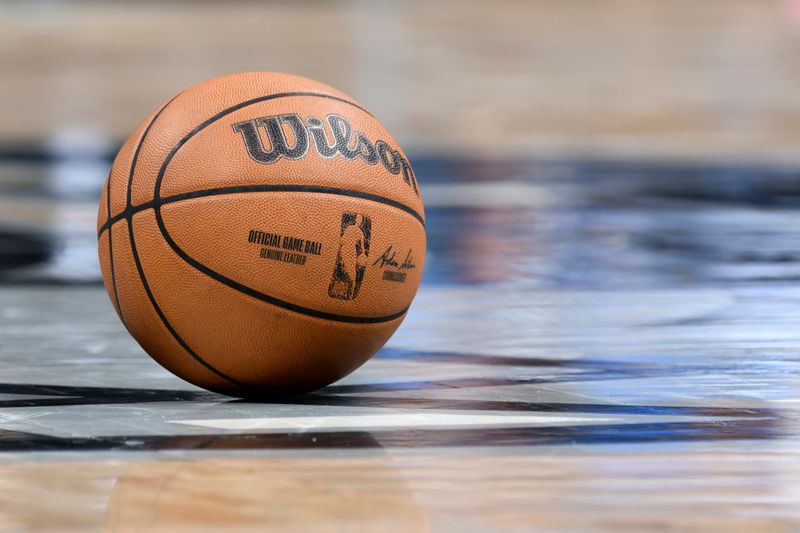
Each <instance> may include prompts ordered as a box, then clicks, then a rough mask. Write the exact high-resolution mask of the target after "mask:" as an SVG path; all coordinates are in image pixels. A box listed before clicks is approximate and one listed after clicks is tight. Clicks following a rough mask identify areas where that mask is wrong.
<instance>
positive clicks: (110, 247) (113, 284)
mask: <svg viewBox="0 0 800 533" xmlns="http://www.w3.org/2000/svg"><path fill="white" fill-rule="evenodd" d="M106 202H107V203H106V209H107V210H108V211H107V213H108V216H109V220H110V217H111V171H109V172H108V176H107V177H106ZM111 236H112V232H111V231H109V232H108V263H109V265H110V267H111V287H112V289H113V290H114V302H115V303H116V304H117V313H119V318H120V320H122V324H123V325H124V326H125V327H126V328H127V327H128V326H127V324H126V323H125V316H124V315H123V314H122V307H120V305H119V293H118V292H117V276H116V273H115V272H114V246H113V244H112V242H111ZM98 239H99V237H98Z"/></svg>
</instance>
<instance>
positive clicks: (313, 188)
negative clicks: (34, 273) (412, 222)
mask: <svg viewBox="0 0 800 533" xmlns="http://www.w3.org/2000/svg"><path fill="white" fill-rule="evenodd" d="M254 192H309V193H318V194H337V195H340V196H351V197H354V198H361V199H364V200H370V201H373V202H378V203H381V204H385V205H388V206H391V207H396V208H397V209H400V210H402V211H405V212H406V213H408V214H409V215H411V216H413V217H414V218H416V219H417V220H418V221H419V223H420V224H422V227H423V228H424V227H425V221H424V220H423V218H422V215H420V214H419V213H417V212H416V211H414V210H413V209H411V208H410V207H408V206H407V205H405V204H403V203H401V202H398V201H395V200H392V199H391V198H386V197H384V196H378V195H377V194H371V193H367V192H362V191H356V190H353V189H342V188H340V187H325V186H321V185H236V186H231V187H219V188H214V189H202V190H199V191H189V192H185V193H180V194H175V195H173V196H167V197H164V198H160V199H159V200H158V202H156V201H155V200H152V201H150V202H145V203H143V204H139V205H135V206H131V207H128V208H127V209H125V210H124V211H122V212H121V213H117V214H116V215H114V216H113V217H111V218H110V219H109V220H108V221H107V222H106V223H105V224H103V225H102V226H101V227H100V231H98V232H97V238H98V239H100V237H101V236H102V235H103V232H104V231H106V230H107V229H108V228H110V227H111V226H113V225H114V224H116V223H117V222H119V221H120V220H122V219H129V218H131V217H132V216H133V215H135V214H136V213H138V212H140V211H144V210H145V209H152V208H153V207H155V206H156V205H158V206H161V205H164V204H171V203H173V202H180V201H182V200H191V199H193V198H203V197H206V196H220V195H225V194H236V193H254Z"/></svg>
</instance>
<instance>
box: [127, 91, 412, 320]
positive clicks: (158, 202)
mask: <svg viewBox="0 0 800 533" xmlns="http://www.w3.org/2000/svg"><path fill="white" fill-rule="evenodd" d="M294 96H310V97H318V98H328V99H331V100H336V101H338V102H342V103H345V104H347V105H350V106H353V107H356V108H358V109H360V110H362V111H364V112H366V113H367V114H370V113H369V112H368V111H366V110H365V109H364V108H363V107H361V106H359V105H358V104H355V103H353V102H350V101H349V100H345V99H344V98H339V97H337V96H331V95H329V94H322V93H314V92H289V93H276V94H270V95H266V96H260V97H258V98H253V99H252V100H247V101H245V102H240V103H238V104H236V105H235V106H232V107H229V108H228V109H225V110H223V111H220V112H219V113H217V114H216V115H214V116H213V117H211V118H209V119H207V120H205V121H204V122H202V123H201V124H199V125H198V126H197V127H195V128H194V129H193V130H192V131H190V132H189V133H187V134H186V135H185V136H184V137H183V138H182V139H181V140H180V141H178V143H177V144H176V145H175V146H174V147H173V148H172V150H170V152H169V154H167V157H166V158H164V162H163V163H162V164H161V168H160V169H159V171H158V177H157V178H156V183H155V189H154V191H153V202H154V205H153V207H154V211H155V215H156V223H157V224H158V229H159V231H161V236H162V237H164V240H165V241H166V242H167V244H169V246H170V248H172V250H173V251H174V252H175V253H176V254H178V256H179V257H180V258H181V259H183V260H184V261H185V262H186V263H187V264H189V265H191V266H192V267H194V268H195V269H197V270H199V271H200V272H202V273H204V274H205V275H207V276H208V277H210V278H211V279H214V280H216V281H218V282H220V283H222V284H224V285H227V286H228V287H231V288H232V289H234V290H237V291H239V292H242V293H244V294H247V295H248V296H251V297H253V298H256V299H258V300H261V301H263V302H266V303H269V304H272V305H275V306H277V307H281V308H283V309H287V310H289V311H293V312H295V313H299V314H303V315H307V316H312V317H316V318H321V319H325V320H331V321H335V322H348V323H356V324H375V323H380V322H389V321H391V320H396V319H397V318H400V317H401V316H403V315H404V314H405V313H406V311H408V307H406V308H404V309H402V310H401V311H398V312H396V313H392V314H390V315H385V316H379V317H362V316H349V315H339V314H334V313H327V312H324V311H319V310H317V309H311V308H308V307H303V306H301V305H296V304H293V303H290V302H286V301H284V300H280V299H278V298H275V297H274V296H269V295H267V294H264V293H262V292H259V291H256V290H254V289H252V288H250V287H247V286H245V285H242V284H241V283H239V282H236V281H234V280H232V279H230V278H228V277H226V276H223V275H222V274H220V273H218V272H215V271H213V270H211V269H210V268H208V267H207V266H205V265H204V264H202V263H200V262H199V261H197V260H196V259H194V258H193V257H191V256H190V255H189V254H187V253H186V252H185V251H184V250H183V249H182V248H181V247H180V246H178V243H176V242H175V241H174V240H173V239H172V236H171V235H170V234H169V231H167V227H166V225H165V224H164V219H163V217H162V216H161V206H162V205H163V200H162V198H161V183H162V182H163V180H164V175H165V174H166V171H167V167H168V166H169V164H170V162H171V161H172V158H173V157H175V154H176V153H178V150H180V149H181V148H182V147H183V146H184V145H185V144H186V143H187V142H188V141H189V140H190V139H191V138H192V137H194V136H195V135H197V134H198V133H200V132H201V131H203V130H204V129H205V128H207V127H208V126H209V125H211V124H213V123H214V122H216V121H218V120H219V119H221V118H223V117H225V116H227V115H229V114H231V113H233V112H234V111H237V110H239V109H242V108H243V107H247V106H250V105H253V104H256V103H259V102H264V101H266V100H277V99H279V98H287V97H294ZM131 234H132V233H131Z"/></svg>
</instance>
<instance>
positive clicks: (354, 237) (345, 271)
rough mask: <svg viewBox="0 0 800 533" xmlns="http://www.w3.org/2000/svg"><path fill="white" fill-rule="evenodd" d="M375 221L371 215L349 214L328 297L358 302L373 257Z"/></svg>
mask: <svg viewBox="0 0 800 533" xmlns="http://www.w3.org/2000/svg"><path fill="white" fill-rule="evenodd" d="M371 231H372V221H371V220H370V218H369V217H368V216H367V215H362V214H360V213H350V212H345V213H343V214H342V227H341V231H340V233H339V236H340V237H339V252H338V254H337V255H336V266H335V267H334V269H333V276H332V277H331V283H330V285H328V296H330V297H331V298H338V299H339V300H355V299H356V298H357V297H358V291H359V290H360V289H361V282H362V281H363V280H364V271H365V270H366V268H367V260H368V258H369V239H370V233H371Z"/></svg>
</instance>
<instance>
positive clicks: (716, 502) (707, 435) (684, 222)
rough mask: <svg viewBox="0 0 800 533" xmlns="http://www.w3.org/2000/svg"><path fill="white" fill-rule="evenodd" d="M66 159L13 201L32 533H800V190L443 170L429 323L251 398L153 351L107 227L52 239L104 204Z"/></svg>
mask: <svg viewBox="0 0 800 533" xmlns="http://www.w3.org/2000/svg"><path fill="white" fill-rule="evenodd" d="M95 164H97V165H102V164H104V161H97V162H96V163H95ZM51 165H52V162H49V163H47V164H46V165H45V164H42V165H38V164H32V166H33V167H34V170H35V169H36V168H38V169H39V172H38V173H37V172H34V171H33V170H32V171H31V175H32V176H38V177H32V178H30V179H29V180H28V181H25V182H24V185H23V184H22V182H21V181H19V180H14V179H11V178H10V177H9V178H7V179H6V180H5V181H4V182H3V195H4V197H5V198H6V199H9V198H10V199H14V200H16V201H15V202H12V205H15V206H20V205H24V202H25V201H27V202H29V204H28V205H29V206H31V207H30V209H31V210H30V212H31V213H35V214H37V213H38V215H37V216H30V217H28V218H27V219H26V218H25V217H24V216H19V215H20V213H17V216H16V218H14V219H13V220H11V219H10V218H7V219H5V220H4V224H3V228H4V233H3V236H4V237H3V238H4V244H3V246H2V248H1V249H0V254H1V255H2V257H3V265H4V268H3V271H2V276H3V280H4V281H5V283H4V284H3V285H2V286H0V317H2V320H0V337H2V339H3V342H2V344H1V345H0V375H2V380H1V381H2V382H0V460H1V461H2V462H0V493H2V494H3V497H2V498H0V526H2V527H3V528H5V529H7V530H9V531H16V530H41V529H44V530H75V531H87V530H89V531H91V530H104V529H105V530H108V531H173V530H185V531H203V530H218V529H231V530H254V531H256V530H258V531H262V530H266V529H269V528H280V529H287V530H296V531H312V530H313V531H428V530H433V531H487V530H509V531H517V530H519V531H523V530H524V531H529V530H550V529H559V530H568V531H585V530H618V529H619V528H627V529H630V530H635V531H641V530H665V529H668V530H719V531H755V530H758V531H792V530H796V529H797V528H800V506H798V504H799V503H800V484H798V479H800V466H798V465H800V455H799V454H798V444H799V443H800V438H798V437H800V427H798V415H799V414H800V411H798V409H800V357H798V349H799V348H800V334H799V333H798V331H800V327H799V326H800V318H798V316H800V315H798V313H797V308H798V307H799V306H800V287H799V286H798V285H797V280H798V279H800V272H799V271H800V259H799V258H798V256H797V252H796V243H797V242H798V240H800V226H799V225H798V223H797V220H798V218H799V217H800V213H798V206H797V205H796V204H795V203H794V202H793V200H792V198H794V197H796V193H797V192H798V190H797V185H796V184H797V180H796V178H797V176H798V171H797V170H796V169H792V168H788V167H777V166H760V167H742V166H727V165H718V166H713V165H702V166H698V165H694V166H692V165H678V164H651V165H646V164H631V163H622V162H613V161H597V160H594V161H589V160H586V161H567V160H549V161H544V160H541V161H540V160H511V159H493V160H489V159H482V160H478V159H472V160H466V159H437V158H428V159H426V158H419V160H418V161H417V173H418V175H420V176H425V181H424V183H425V188H424V193H425V196H426V199H427V205H428V228H429V237H430V238H429V250H428V253H429V258H430V259H429V261H428V269H427V272H426V276H425V279H424V282H423V285H422V288H421V290H420V293H419V295H418V298H417V300H416V301H415V303H414V305H413V307H412V311H411V313H410V314H409V316H408V318H407V320H406V322H405V323H404V325H403V326H402V327H401V329H400V330H399V331H398V333H397V335H396V336H395V337H393V338H392V339H391V341H390V342H389V344H388V345H387V346H386V347H385V348H384V349H383V350H382V351H381V352H380V353H379V354H378V355H377V356H376V357H375V358H374V359H373V360H372V361H370V362H369V363H368V364H366V365H365V366H364V367H362V368H361V369H359V370H358V371H357V372H356V373H354V374H353V375H351V376H349V377H348V378H346V379H345V380H343V381H341V382H339V383H336V384H334V385H332V386H330V387H328V388H326V389H324V390H322V391H319V392H318V393H315V394H311V395H308V396H305V397H300V398H293V399H287V400H284V401H280V402H274V403H250V402H246V401H240V400H233V399H230V398H226V397H223V396H218V395H214V394H211V393H207V392H204V391H201V390H198V389H195V388H193V387H192V386H190V385H188V384H186V383H184V382H182V381H180V380H179V379H177V378H175V377H173V376H172V375H170V374H169V373H167V372H166V371H164V370H163V369H161V368H160V367H159V366H157V365H156V364H155V363H154V362H152V361H151V360H150V359H149V358H148V357H147V355H146V354H145V353H144V352H143V351H142V350H141V349H140V348H139V347H138V346H137V345H136V344H135V342H134V341H133V340H132V339H131V338H130V336H129V335H128V334H127V332H126V331H125V330H124V328H123V327H122V325H121V324H120V323H119V321H118V319H117V318H116V316H115V314H114V313H113V310H112V307H111V305H110V303H109V301H108V299H107V297H106V295H105V292H104V291H103V289H102V287H101V286H100V285H98V283H97V280H98V272H97V266H96V263H95V259H94V246H95V244H94V239H95V237H94V236H93V229H92V226H91V224H90V225H88V227H84V225H83V223H75V224H73V225H69V224H66V225H65V224H60V225H57V224H53V223H52V222H50V225H49V226H48V222H47V221H48V220H50V221H52V220H74V221H82V220H90V219H91V218H92V217H93V212H94V205H93V198H94V197H95V195H96V191H94V190H91V189H92V188H91V187H87V189H86V191H85V195H84V196H81V195H80V194H78V193H77V192H75V190H73V191H72V193H71V196H65V194H64V193H59V192H58V189H59V187H58V184H59V182H58V180H57V179H55V178H53V176H54V175H60V176H69V175H70V173H69V172H66V173H61V174H59V173H55V174H54V173H53V172H51V171H46V170H47V169H51V170H52V168H51ZM5 175H6V176H14V172H13V171H11V170H8V171H7V173H6V174H5ZM98 186H99V185H98ZM39 215H40V216H39ZM6 216H7V217H10V215H8V214H6ZM22 251H25V253H22Z"/></svg>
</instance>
